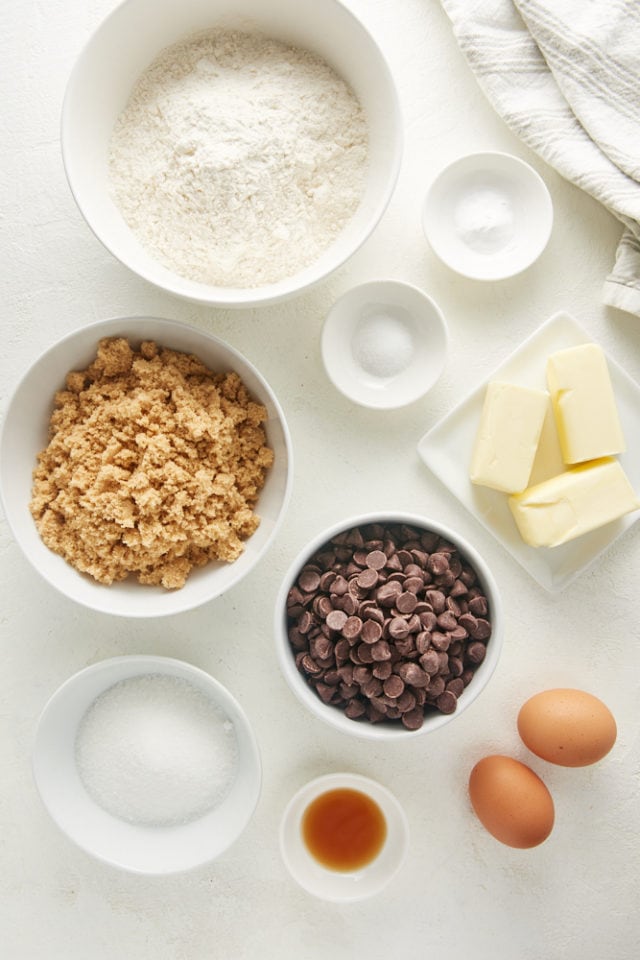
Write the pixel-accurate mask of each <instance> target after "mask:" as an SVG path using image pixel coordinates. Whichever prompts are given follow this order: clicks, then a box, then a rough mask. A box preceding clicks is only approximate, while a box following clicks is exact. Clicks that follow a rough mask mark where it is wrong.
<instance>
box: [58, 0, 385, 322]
mask: <svg viewBox="0 0 640 960" xmlns="http://www.w3.org/2000/svg"><path fill="white" fill-rule="evenodd" d="M216 27H223V28H225V29H238V30H242V31H245V32H253V31H255V32H258V33H262V34H265V35H267V36H269V37H273V38H274V39H276V40H280V41H283V42H284V43H288V44H292V45H294V46H298V47H302V48H305V49H309V50H311V51H313V52H314V53H316V54H318V55H319V56H321V57H322V58H323V59H324V60H325V61H326V62H327V63H329V64H330V65H331V66H332V67H333V68H334V69H335V70H336V71H337V73H338V74H339V75H340V76H342V77H343V78H344V79H345V80H346V82H347V83H348V84H349V85H350V86H351V88H352V89H353V91H354V93H355V94H356V96H357V97H358V99H359V100H360V103H361V104H362V107H363V109H364V111H365V113H366V116H367V121H368V127H369V157H368V171H367V178H366V184H365V189H364V194H363V197H362V200H361V203H360V206H359V207H358V209H357V210H356V212H355V214H354V216H353V217H352V218H351V220H350V221H349V223H348V224H346V225H345V228H344V230H343V231H342V232H341V234H340V235H339V236H338V237H337V238H336V240H335V242H334V243H332V244H331V245H330V247H328V248H327V249H326V250H325V251H324V252H323V253H322V254H321V255H320V256H319V257H318V259H317V260H316V261H315V262H314V263H311V264H310V265H309V266H308V267H306V268H305V269H303V270H301V271H299V272H298V273H296V274H295V275H293V276H289V277H285V278H284V279H282V280H280V281H279V282H277V283H271V284H267V285H263V286H258V287H251V288H240V287H223V286H209V285H207V284H204V283H197V282H195V281H193V280H190V279H187V278H185V277H182V276H179V275H178V274H176V273H174V272H173V271H171V270H169V269H167V268H166V267H165V266H164V265H162V264H161V263H159V262H158V261H157V260H156V259H154V257H153V256H152V255H151V254H150V253H149V252H148V251H147V250H146V249H145V248H144V247H143V246H142V245H141V244H140V243H139V242H138V240H137V238H136V237H135V236H134V234H133V233H132V231H131V230H130V229H129V227H128V226H127V224H126V223H125V221H124V219H123V217H122V215H121V213H120V211H119V209H118V208H117V207H116V204H115V202H114V200H113V198H112V193H111V188H110V180H109V171H108V154H109V141H110V138H111V133H112V130H113V126H114V124H115V122H116V120H117V118H118V116H119V115H120V113H121V112H122V110H123V108H124V106H125V104H126V102H127V100H128V98H129V95H130V93H131V90H132V88H133V86H134V83H135V81H136V80H137V79H138V77H139V76H140V74H141V73H142V72H143V71H144V70H145V68H146V67H147V66H148V65H149V63H150V62H151V61H152V60H153V59H154V58H155V57H156V56H157V55H158V54H159V53H160V51H161V50H163V49H164V48H166V47H168V46H170V45H171V44H173V43H177V42H178V41H179V40H181V39H183V38H185V37H188V36H189V35H191V34H194V33H196V32H198V31H202V30H208V29H213V28H216ZM402 140H403V133H402V116H401V111H400V106H399V101H398V96H397V92H396V88H395V83H394V79H393V76H392V73H391V71H390V69H389V66H388V64H387V62H386V60H385V58H384V56H383V54H382V52H381V50H380V48H379V46H378V45H377V43H376V42H375V40H374V38H373V37H372V36H371V34H370V33H369V31H368V29H367V28H366V27H365V25H364V24H363V23H362V22H361V21H360V20H359V19H358V18H357V17H356V16H355V15H354V14H353V13H352V12H351V11H350V10H349V9H347V7H346V6H344V5H343V4H342V3H341V2H339V0H278V3H265V2H264V0H179V2H176V0H125V2H123V3H120V4H119V5H118V6H117V7H116V8H115V9H114V10H113V11H112V12H111V13H110V14H109V15H108V16H107V17H106V18H105V20H104V21H103V22H102V23H101V24H100V25H99V26H98V28H97V29H96V31H95V33H94V34H93V36H92V37H91V39H90V40H89V42H88V43H87V45H86V46H85V48H84V50H83V51H82V53H81V54H80V56H79V58H78V60H77V63H76V64H75V66H74V69H73V71H72V73H71V76H70V78H69V83H68V86H67V90H66V94H65V98H64V104H63V109H62V130H61V143H62V155H63V161H64V167H65V171H66V174H67V179H68V181H69V185H70V187H71V192H72V193H73V196H74V198H75V201H76V203H77V205H78V207H79V209H80V211H81V213H82V215H83V216H84V218H85V220H86V222H87V223H88V225H89V226H90V228H91V229H92V230H93V232H94V234H95V235H96V237H98V239H99V240H100V241H101V242H102V243H103V244H104V246H105V247H106V248H107V249H108V250H109V251H110V252H111V253H112V254H113V255H114V256H115V257H117V258H118V259H119V260H120V261H121V262H122V263H123V264H124V265H125V266H127V267H128V268H129V269H130V270H133V271H134V272H135V273H137V274H138V275H139V276H141V277H143V278H144V279H145V280H147V281H149V282H150V283H153V284H155V285H156V286H158V287H161V288H162V289H164V290H167V291H168V292H170V293H172V294H175V295H177V296H180V297H185V298H187V299H189V300H194V301H197V302H200V303H206V304H209V305H211V306H218V307H254V306H258V305H262V304H267V303H275V302H277V301H281V300H284V299H285V298H287V297H290V296H292V295H294V294H296V293H298V292H299V291H301V290H303V289H304V288H306V287H309V286H310V285H311V284H314V283H316V282H318V281H320V280H322V279H323V278H324V277H326V276H327V275H328V274H329V273H331V272H332V271H333V270H335V269H336V268H337V267H339V266H340V265H341V264H342V263H344V262H345V261H346V260H347V259H348V258H349V257H350V256H351V255H352V254H353V253H354V252H355V251H356V250H357V249H358V248H359V247H360V246H361V245H362V244H363V243H364V241H365V240H366V239H367V237H368V236H369V235H370V233H371V232H372V231H373V229H374V228H375V226H376V225H377V223H378V221H379V220H380V218H381V216H382V214H383V213H384V210H385V209H386V207H387V205H388V202H389V200H390V198H391V195H392V193H393V190H394V188H395V184H396V181H397V178H398V172H399V168H400V161H401V157H402Z"/></svg>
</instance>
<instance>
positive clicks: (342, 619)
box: [326, 610, 349, 630]
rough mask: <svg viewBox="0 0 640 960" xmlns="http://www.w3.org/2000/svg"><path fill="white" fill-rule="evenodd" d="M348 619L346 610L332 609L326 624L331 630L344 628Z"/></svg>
mask: <svg viewBox="0 0 640 960" xmlns="http://www.w3.org/2000/svg"><path fill="white" fill-rule="evenodd" d="M348 619H349V618H348V617H347V614H346V613H345V612H344V610H332V611H331V613H330V614H329V616H328V617H327V619H326V624H327V626H328V627H329V628H330V629H331V630H342V628H343V627H344V625H345V623H346V622H347V620H348Z"/></svg>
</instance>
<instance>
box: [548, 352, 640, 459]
mask: <svg viewBox="0 0 640 960" xmlns="http://www.w3.org/2000/svg"><path fill="white" fill-rule="evenodd" d="M547 384H548V387H549V392H550V394H551V401H552V403H553V410H554V414H555V418H556V425H557V428H558V436H559V439H560V447H561V449H562V456H563V457H564V462H565V463H568V464H571V463H583V462H584V461H586V460H596V459H598V458H600V457H609V456H611V455H613V454H616V453H622V452H623V451H624V450H625V442H624V436H623V433H622V427H621V426H620V418H619V416H618V410H617V407H616V400H615V397H614V394H613V388H612V386H611V378H610V376H609V368H608V367H607V359H606V357H605V355H604V353H603V352H602V350H601V348H600V347H599V346H598V345H597V344H595V343H583V344H581V345H580V346H578V347H569V348H568V349H567V350H559V351H558V352H557V353H554V354H552V355H551V356H550V357H549V359H548V361H547Z"/></svg>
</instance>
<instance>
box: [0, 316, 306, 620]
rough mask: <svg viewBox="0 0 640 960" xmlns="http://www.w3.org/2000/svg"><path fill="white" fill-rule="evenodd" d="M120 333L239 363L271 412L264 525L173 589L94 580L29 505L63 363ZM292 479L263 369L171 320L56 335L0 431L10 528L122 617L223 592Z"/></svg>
mask: <svg viewBox="0 0 640 960" xmlns="http://www.w3.org/2000/svg"><path fill="white" fill-rule="evenodd" d="M116 335H118V336H126V337H128V338H129V339H130V340H131V341H132V342H136V343H138V342H139V341H140V340H145V339H146V340H149V339H153V340H156V341H157V342H158V343H160V344H161V345H163V346H167V347H172V348H173V349H176V350H181V351H185V352H188V353H193V354H195V355H196V356H197V357H199V359H201V360H202V361H203V362H204V363H205V364H206V365H207V366H209V367H210V368H211V369H213V370H229V369H232V370H235V371H236V372H237V373H238V374H239V375H240V377H241V378H242V380H243V381H244V383H245V384H246V386H247V387H248V389H249V390H250V391H251V393H252V394H253V396H254V397H256V399H257V400H258V401H259V402H260V403H262V404H264V405H265V406H266V408H267V412H268V419H267V422H266V423H265V429H266V434H267V441H268V444H269V446H270V447H271V448H272V449H273V451H274V454H275V459H274V464H273V467H272V468H271V469H270V470H269V471H268V473H267V477H266V482H265V485H264V487H263V489H262V491H261V493H260V497H259V501H258V505H257V508H256V512H257V513H258V515H259V516H260V518H261V522H260V526H259V527H258V529H257V530H256V532H255V533H254V534H253V535H252V536H251V537H250V538H249V539H248V540H246V541H245V549H244V552H243V553H242V554H241V556H240V557H239V558H238V559H237V560H236V561H235V562H234V563H230V564H226V563H210V564H208V565H207V566H204V567H200V568H198V569H194V570H192V572H191V574H190V575H189V577H188V579H187V582H186V584H185V585H184V586H183V587H182V588H181V589H179V590H173V591H168V590H164V589H163V588H162V587H151V586H143V585H141V584H139V583H138V582H137V581H135V580H132V578H131V577H130V578H128V579H127V580H124V581H122V582H120V583H113V584H111V586H105V585H103V584H99V583H97V582H96V581H95V580H93V579H92V578H91V577H89V576H87V575H84V574H81V573H79V572H78V571H77V570H75V568H74V567H72V566H71V565H70V564H69V563H67V562H66V560H63V559H62V557H59V556H58V555H57V554H55V553H53V552H52V551H51V550H49V549H48V548H47V547H46V546H45V545H44V543H43V541H42V540H41V538H40V535H39V533H38V531H37V529H36V526H35V523H34V521H33V518H32V516H31V514H30V512H29V501H30V499H31V488H32V472H33V469H34V467H35V465H36V457H37V454H38V453H39V452H40V451H41V450H42V449H44V447H46V445H47V442H48V437H47V434H48V424H49V417H50V415H51V410H52V408H53V398H54V394H55V392H56V391H57V390H59V389H61V387H62V386H63V385H64V380H65V376H66V374H67V373H68V372H69V371H71V370H82V369H84V368H85V367H86V366H87V364H88V363H90V362H91V360H92V359H93V358H94V357H95V354H96V349H97V346H98V342H99V340H100V339H101V338H102V337H108V336H116ZM291 481H292V467H291V443H290V438H289V431H288V428H287V424H286V421H285V419H284V415H283V413H282V410H281V408H280V404H279V403H278V401H277V399H276V397H275V395H274V393H273V391H272V390H271V388H270V387H269V385H268V384H267V382H266V381H265V380H264V378H263V377H262V375H261V374H260V373H259V372H258V370H256V368H255V367H254V366H253V364H251V363H250V362H249V361H248V360H247V359H245V358H244V357H243V356H242V354H240V353H238V351H237V350H235V349H234V348H233V347H231V346H229V345H228V344H226V343H224V342H223V341H222V340H219V339H218V338H217V337H214V336H212V335H211V334H209V333H205V332H204V331H203V330H200V329H197V328H195V327H191V326H188V325H187V324H183V323H178V322H174V321H170V320H158V319H155V318H150V317H134V318H131V317H129V318H122V319H120V318H118V319H113V320H105V321H100V322H98V323H93V324H90V325H88V326H86V327H83V328H82V329H80V330H76V331H75V332H73V333H71V334H69V335H68V336H66V337H64V338H63V339H62V340H60V341H58V342H57V343H56V344H54V345H53V346H52V347H50V348H49V349H48V350H47V351H46V352H45V353H43V354H42V355H41V356H40V357H39V359H38V360H36V361H35V363H34V364H33V365H32V366H31V367H30V368H29V370H28V371H27V373H26V374H25V375H24V377H23V378H22V380H21V382H20V383H19V384H18V386H17V388H16V390H15V392H14V394H13V397H12V399H11V401H10V403H9V406H8V408H7V411H6V415H5V420H4V424H3V429H2V435H1V436H0V494H1V496H2V500H3V503H4V509H5V513H6V516H7V520H8V522H9V525H10V527H11V530H12V532H13V535H14V537H15V539H16V541H17V542H18V544H19V545H20V547H21V548H22V550H23V551H24V553H25V555H26V557H27V558H28V559H29V560H30V562H31V563H32V564H33V566H34V567H35V569H36V570H37V571H38V572H39V573H40V574H42V576H43V577H44V578H45V580H47V581H48V582H49V583H50V584H51V585H52V586H53V587H55V588H56V589H57V590H59V591H60V592H61V593H63V594H64V595H65V596H67V597H69V598H70V599H72V600H75V601H77V602H78V603H81V604H83V605H84V606H86V607H90V608H91V609H93V610H98V611H100V612H102V613H112V614H117V615H120V616H126V617H160V616H164V615H166V614H174V613H180V612H182V611H184V610H189V609H192V608H193V607H197V606H199V605H200V604H203V603H206V602H207V601H208V600H212V599H213V598H214V597H217V596H220V594H222V593H224V592H225V590H228V589H229V588H230V587H232V586H233V585H235V584H236V583H238V582H239V581H240V580H241V579H242V577H244V576H245V575H246V574H247V573H249V571H250V570H251V569H252V568H253V567H254V565H255V564H256V563H257V562H258V561H259V560H260V558H261V557H262V556H263V554H264V553H265V552H266V550H267V549H268V547H269V546H270V544H271V542H272V540H273V538H274V536H275V534H276V532H277V530H278V527H279V525H280V523H281V520H282V518H283V516H284V512H285V510H286V507H287V504H288V501H289V495H290V490H291Z"/></svg>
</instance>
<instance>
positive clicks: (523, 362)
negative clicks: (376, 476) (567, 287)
mask: <svg viewBox="0 0 640 960" xmlns="http://www.w3.org/2000/svg"><path fill="white" fill-rule="evenodd" d="M587 342H593V337H591V336H590V335H589V334H588V333H587V332H586V330H584V329H583V328H582V327H581V326H580V324H579V323H577V322H576V321H575V320H574V319H573V317H570V316H569V315H568V314H566V313H557V314H554V315H553V316H552V317H551V318H550V319H549V320H547V321H546V323H544V324H543V325H542V326H541V327H540V328H539V329H538V330H536V332H535V333H533V334H532V335H531V336H530V337H529V338H528V339H527V340H525V341H524V343H523V344H522V345H521V346H520V347H518V349H517V350H515V351H514V352H513V353H512V354H511V356H509V357H508V358H507V359H506V360H505V361H504V362H503V363H502V364H500V366H499V367H497V368H496V369H495V370H494V371H493V373H492V374H491V376H490V377H488V378H487V380H486V381H485V382H484V383H482V384H481V385H480V386H479V387H478V388H477V389H476V390H474V391H473V393H472V394H470V396H468V397H467V398H466V399H465V400H463V401H462V403H460V404H459V405H458V406H457V407H455V408H454V410H452V411H451V413H449V414H448V415H447V416H446V417H444V418H443V419H442V420H440V422H439V423H437V424H436V425H435V426H434V427H433V428H432V429H431V430H430V431H429V432H428V433H426V434H425V435H424V436H423V437H422V439H421V440H420V442H419V443H418V454H419V456H420V457H421V458H422V460H423V461H424V462H425V464H426V465H427V466H428V467H429V469H430V470H431V471H432V472H433V473H434V474H435V475H436V476H437V477H438V479H439V480H441V481H442V483H443V484H444V485H445V486H446V487H447V489H448V490H449V491H450V492H451V493H452V494H453V495H454V496H456V497H457V498H458V500H460V502H461V503H462V504H463V505H464V506H465V507H466V508H467V510H469V511H470V512H471V513H472V514H473V516H474V517H475V518H476V519H477V520H479V521H480V523H481V524H482V525H483V526H484V527H486V529H487V530H488V531H489V532H490V533H492V534H493V536H494V537H495V538H496V539H497V540H498V542H499V543H501V544H502V546H503V547H504V548H505V550H507V551H508V552H509V553H510V554H511V555H512V556H513V557H514V559H516V560H517V561H518V563H520V564H521V565H522V566H523V567H524V568H525V570H527V571H528V572H529V573H530V574H531V576H532V577H533V578H534V580H536V581H537V582H538V583H539V584H540V585H541V586H543V587H544V588H545V589H547V590H549V591H551V592H556V591H558V590H562V589H563V588H564V587H566V586H567V584H569V583H570V582H571V581H572V580H573V579H574V578H575V577H577V576H578V574H580V573H582V572H583V571H584V570H585V569H586V568H587V567H588V566H590V564H592V563H593V561H594V560H595V559H596V558H597V557H598V556H599V555H600V554H601V553H602V552H603V551H604V550H606V549H607V548H608V547H609V546H611V544H612V543H613V542H614V541H615V540H617V539H618V537H619V536H621V534H623V533H624V532H625V531H626V530H628V529H629V527H631V526H632V525H633V524H634V523H635V522H636V521H637V520H638V519H640V513H639V512H638V511H635V512H634V513H630V514H627V515H626V516H625V517H622V518H621V519H620V520H616V521H615V522H613V523H609V524H607V525H606V526H604V527H600V529H598V530H593V531H592V532H591V533H588V534H585V536H583V537H578V538H577V539H576V540H573V541H571V542H570V543H566V544H563V545H562V546H560V547H554V548H553V549H549V548H534V547H529V546H527V544H525V543H524V542H523V541H522V539H521V537H520V534H519V533H518V529H517V527H516V525H515V521H514V519H513V517H512V515H511V511H510V510H509V505H508V503H507V496H506V494H504V493H500V492H498V491H497V490H489V489H488V488H486V487H478V486H474V485H473V484H472V483H471V481H470V480H469V463H470V460H471V451H472V448H473V443H474V440H475V436H476V431H477V429H478V424H479V422H480V413H481V410H482V404H483V401H484V394H485V390H486V385H487V383H488V382H489V380H506V381H508V382H511V383H518V384H522V385H523V386H528V387H537V388H538V389H543V390H544V389H546V378H545V368H546V361H547V358H548V356H549V354H551V353H553V352H554V351H556V350H563V349H564V348H566V347H573V346H576V345H577V344H580V343H587ZM607 362H608V364H609V372H610V374H611V382H612V384H613V390H614V393H615V397H616V403H617V405H618V412H619V414H620V420H621V422H622V429H623V431H624V434H625V437H626V440H627V445H628V447H629V449H628V450H627V451H626V452H625V453H624V454H621V455H620V458H619V459H620V464H621V466H622V467H623V469H624V470H625V472H626V474H627V476H628V478H629V481H630V483H631V485H632V486H633V488H634V489H635V490H636V492H637V493H640V446H639V445H638V444H636V443H635V442H634V441H635V437H636V434H637V429H638V423H639V422H640V386H639V385H638V384H637V383H636V382H635V381H634V380H632V379H631V377H630V376H629V375H628V374H627V373H625V371H624V370H623V369H622V368H621V367H620V366H619V365H618V364H617V363H615V361H614V360H612V359H611V358H610V357H607ZM546 430H549V435H548V436H549V437H550V443H551V446H553V443H554V441H555V442H556V443H557V438H555V437H553V433H554V432H555V431H554V428H553V425H552V417H551V415H550V416H549V417H548V418H547V423H546V424H545V431H546ZM553 472H556V471H555V470H554V469H552V468H550V467H549V464H548V463H542V462H536V464H534V468H533V472H532V480H533V481H535V482H538V481H540V480H542V479H544V478H545V476H550V475H551V474H552V473H553Z"/></svg>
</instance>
